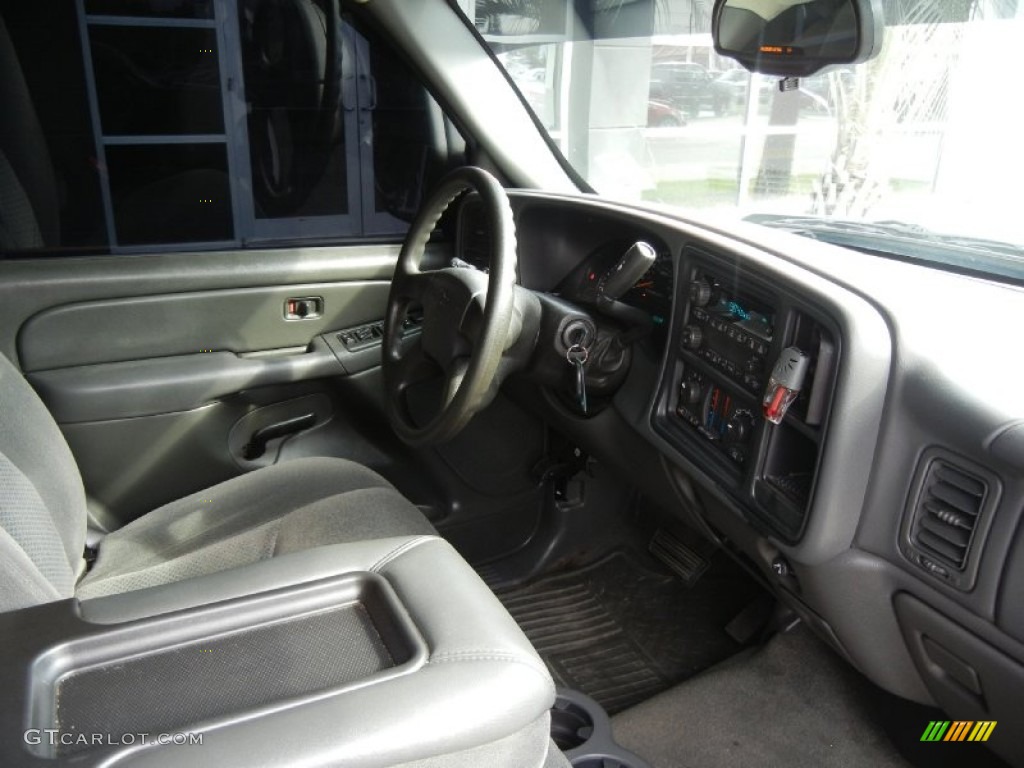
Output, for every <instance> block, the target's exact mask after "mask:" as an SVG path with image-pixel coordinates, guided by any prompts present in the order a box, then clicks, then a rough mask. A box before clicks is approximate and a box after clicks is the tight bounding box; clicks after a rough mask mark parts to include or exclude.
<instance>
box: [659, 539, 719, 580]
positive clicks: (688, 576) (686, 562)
mask: <svg viewBox="0 0 1024 768" xmlns="http://www.w3.org/2000/svg"><path fill="white" fill-rule="evenodd" d="M648 550H649V551H650V553H651V554H652V555H654V556H655V557H656V558H657V559H658V560H660V561H661V562H662V563H664V564H665V565H667V566H668V567H669V569H670V570H671V571H672V572H673V573H675V574H676V575H677V576H678V577H679V578H680V579H682V580H683V583H684V584H685V585H686V586H688V587H692V586H693V585H694V584H696V583H697V579H699V578H700V577H701V576H702V575H703V574H704V571H706V570H707V569H708V566H709V565H711V561H710V560H708V559H707V558H706V557H704V556H703V555H700V554H698V553H697V552H694V551H693V550H692V549H690V547H688V546H686V544H684V543H683V542H682V541H680V540H679V539H678V538H677V537H676V536H674V535H673V534H672V533H670V532H668V531H666V530H665V529H664V528H659V529H658V530H657V531H655V533H654V536H653V537H652V538H651V543H650V544H649V545H648Z"/></svg>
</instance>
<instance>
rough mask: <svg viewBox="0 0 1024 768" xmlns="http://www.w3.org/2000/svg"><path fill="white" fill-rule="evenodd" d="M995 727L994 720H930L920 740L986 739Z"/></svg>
mask: <svg viewBox="0 0 1024 768" xmlns="http://www.w3.org/2000/svg"><path fill="white" fill-rule="evenodd" d="M995 729H996V721H995V720H978V721H974V720H954V721H953V722H950V721H949V720H932V721H931V722H930V723H928V727H927V728H925V729H924V733H922V734H921V741H988V737H989V736H991V735H992V731H994V730H995Z"/></svg>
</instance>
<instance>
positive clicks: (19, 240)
mask: <svg viewBox="0 0 1024 768" xmlns="http://www.w3.org/2000/svg"><path fill="white" fill-rule="evenodd" d="M0 155H2V158H0V247H2V248H4V249H11V250H20V249H22V248H38V247H41V246H44V245H46V246H55V245H58V243H59V240H60V220H59V206H58V197H57V182H56V179H55V177H54V172H53V162H52V161H51V159H50V152H49V149H48V148H47V146H46V139H45V138H44V136H43V129H42V126H41V125H40V123H39V117H38V115H37V113H36V108H35V104H33V102H32V97H31V95H30V94H29V89H28V85H27V83H26V82H25V75H24V72H23V70H22V67H21V64H20V63H19V62H18V57H17V54H16V52H15V49H14V44H13V43H12V42H11V37H10V35H9V34H8V32H7V26H6V25H5V24H4V20H3V17H0Z"/></svg>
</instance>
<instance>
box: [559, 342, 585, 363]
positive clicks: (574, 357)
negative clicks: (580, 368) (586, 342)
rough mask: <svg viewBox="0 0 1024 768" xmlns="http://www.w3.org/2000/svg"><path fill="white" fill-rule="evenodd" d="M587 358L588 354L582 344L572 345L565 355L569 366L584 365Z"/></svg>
mask: <svg viewBox="0 0 1024 768" xmlns="http://www.w3.org/2000/svg"><path fill="white" fill-rule="evenodd" d="M589 358H590V352H589V351H588V350H587V348H586V347H584V346H583V345H582V344H573V345H572V346H571V347H569V349H568V350H566V353H565V359H566V360H567V361H568V362H569V364H570V365H585V364H586V362H587V360H588V359H589Z"/></svg>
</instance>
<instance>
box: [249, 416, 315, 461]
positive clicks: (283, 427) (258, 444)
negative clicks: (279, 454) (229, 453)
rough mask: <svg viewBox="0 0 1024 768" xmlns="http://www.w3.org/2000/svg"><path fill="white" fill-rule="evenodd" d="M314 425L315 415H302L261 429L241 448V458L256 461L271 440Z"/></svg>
mask: <svg viewBox="0 0 1024 768" xmlns="http://www.w3.org/2000/svg"><path fill="white" fill-rule="evenodd" d="M315 423H316V415H315V414H312V413H304V414H303V415H302V416H296V417H294V418H291V419H288V420H287V421H282V422H279V423H277V424H270V425H268V426H266V427H261V428H260V429H257V430H256V431H255V432H253V433H252V437H251V438H249V442H248V443H246V444H245V445H244V446H243V447H242V458H243V459H246V460H248V461H253V460H255V459H258V458H259V457H260V456H262V455H263V454H264V453H265V452H266V450H267V443H269V442H270V441H271V440H273V439H275V438H278V437H284V436H285V435H292V434H295V433H296V432H301V431H302V430H304V429H309V428H310V427H312V426H313V425H314V424H315Z"/></svg>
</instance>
